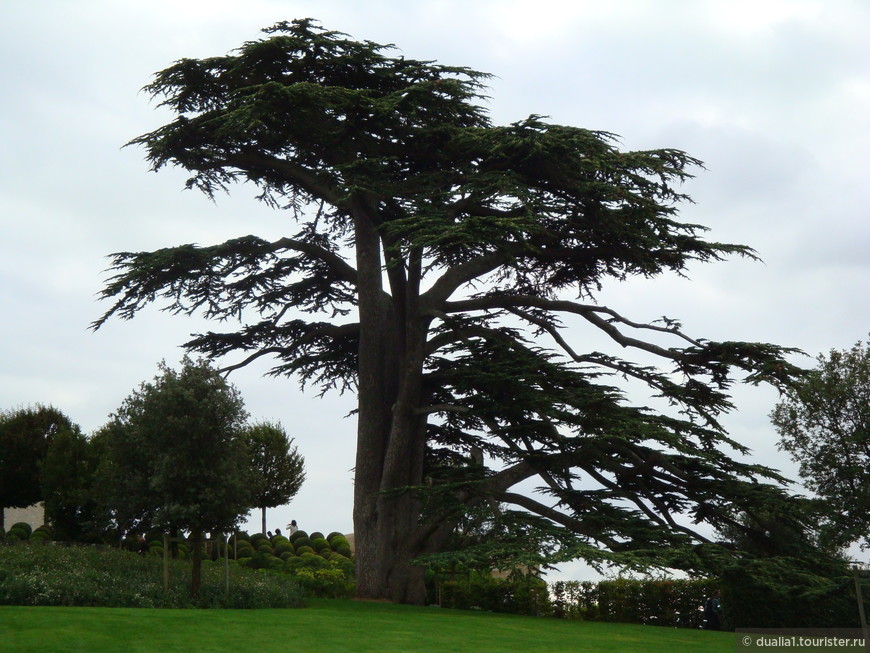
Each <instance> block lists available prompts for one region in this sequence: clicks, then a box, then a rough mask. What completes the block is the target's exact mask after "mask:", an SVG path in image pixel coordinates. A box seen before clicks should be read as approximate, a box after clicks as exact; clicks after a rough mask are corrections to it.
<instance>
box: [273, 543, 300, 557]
mask: <svg viewBox="0 0 870 653" xmlns="http://www.w3.org/2000/svg"><path fill="white" fill-rule="evenodd" d="M272 548H273V549H274V550H275V551H274V552H275V555H276V556H280V555H281V554H282V553H290V554H291V555H293V554H295V553H296V549H295V548H294V547H293V545H292V544H290V542H287V541H284V542H278V544H276V545H275V546H274V547H272Z"/></svg>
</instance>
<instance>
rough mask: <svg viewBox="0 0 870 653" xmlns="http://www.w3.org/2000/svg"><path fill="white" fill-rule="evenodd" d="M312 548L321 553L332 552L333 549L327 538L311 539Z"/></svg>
mask: <svg viewBox="0 0 870 653" xmlns="http://www.w3.org/2000/svg"><path fill="white" fill-rule="evenodd" d="M311 548H312V549H314V550H315V551H317V552H318V553H321V552H322V551H324V550H330V551H331V550H332V547H331V546H329V542H327V541H326V538H323V537H316V538H311Z"/></svg>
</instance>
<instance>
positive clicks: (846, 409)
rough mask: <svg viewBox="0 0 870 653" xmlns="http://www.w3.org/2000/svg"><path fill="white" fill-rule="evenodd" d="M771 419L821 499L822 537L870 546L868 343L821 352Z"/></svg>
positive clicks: (838, 542)
mask: <svg viewBox="0 0 870 653" xmlns="http://www.w3.org/2000/svg"><path fill="white" fill-rule="evenodd" d="M771 419H772V421H773V425H774V427H776V430H777V432H778V433H779V435H780V438H781V439H780V448H782V449H784V450H786V451H788V452H789V454H791V457H792V458H793V459H794V460H795V461H796V462H797V463H799V464H800V475H801V477H802V478H803V480H804V483H805V484H806V486H807V487H808V488H809V489H811V490H812V491H813V492H815V493H816V494H817V495H818V496H820V497H821V498H822V499H823V502H821V503H820V506H819V507H820V508H822V509H825V510H826V513H827V514H826V515H825V519H824V528H823V529H822V533H821V535H822V539H823V540H826V541H828V542H829V543H831V544H832V545H833V546H844V545H847V544H849V543H851V542H854V541H856V540H862V539H863V542H862V544H863V545H864V546H865V547H870V342H868V343H866V344H864V343H861V342H858V343H857V344H856V345H855V346H854V347H852V349H850V350H846V351H839V350H836V349H833V350H831V352H830V353H829V354H828V355H827V356H824V355H822V356H819V357H818V365H817V366H816V368H815V369H813V370H811V371H810V372H809V373H808V374H807V375H806V376H805V377H803V378H802V379H801V381H800V382H799V383H798V384H796V385H794V386H793V387H791V388H789V389H788V391H787V392H786V395H785V398H784V399H783V400H782V401H781V402H780V403H779V404H777V405H776V408H774V410H773V412H772V413H771Z"/></svg>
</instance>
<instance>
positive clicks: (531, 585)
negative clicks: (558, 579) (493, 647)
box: [430, 572, 552, 617]
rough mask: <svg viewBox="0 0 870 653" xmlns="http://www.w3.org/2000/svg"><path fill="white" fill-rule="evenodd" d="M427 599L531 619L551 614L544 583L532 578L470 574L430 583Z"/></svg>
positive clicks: (481, 573)
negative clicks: (428, 597) (530, 617)
mask: <svg viewBox="0 0 870 653" xmlns="http://www.w3.org/2000/svg"><path fill="white" fill-rule="evenodd" d="M430 600H431V601H433V602H434V603H437V604H438V605H440V606H441V607H444V608H455V609H458V610H484V611H486V612H504V613H509V614H522V615H529V616H534V617H544V616H550V615H551V614H552V606H551V604H550V597H549V590H548V588H547V583H545V582H544V581H543V580H541V579H540V578H536V577H534V576H517V577H515V578H496V577H494V576H491V575H489V574H486V573H484V572H469V573H467V574H465V575H463V576H462V577H460V578H457V579H453V580H438V581H436V582H434V583H430Z"/></svg>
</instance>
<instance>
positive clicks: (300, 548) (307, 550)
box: [296, 546, 315, 556]
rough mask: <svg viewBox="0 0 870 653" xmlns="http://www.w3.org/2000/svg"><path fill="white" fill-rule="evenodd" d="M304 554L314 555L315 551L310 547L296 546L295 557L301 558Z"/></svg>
mask: <svg viewBox="0 0 870 653" xmlns="http://www.w3.org/2000/svg"><path fill="white" fill-rule="evenodd" d="M306 553H310V554H312V555H313V554H314V553H315V551H314V549H312V548H311V547H310V546H298V547H296V555H298V556H303V555H305V554H306Z"/></svg>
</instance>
